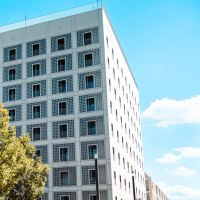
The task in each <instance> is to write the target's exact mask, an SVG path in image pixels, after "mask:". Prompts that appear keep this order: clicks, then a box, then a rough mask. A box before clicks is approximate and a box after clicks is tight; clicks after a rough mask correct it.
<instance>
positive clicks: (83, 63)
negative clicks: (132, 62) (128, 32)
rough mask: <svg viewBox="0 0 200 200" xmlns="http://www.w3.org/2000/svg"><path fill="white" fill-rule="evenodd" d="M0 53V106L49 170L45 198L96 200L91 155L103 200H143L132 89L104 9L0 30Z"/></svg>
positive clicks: (136, 111)
mask: <svg viewBox="0 0 200 200" xmlns="http://www.w3.org/2000/svg"><path fill="white" fill-rule="evenodd" d="M0 55H1V56H0V102H3V104H4V105H5V107H7V108H8V109H9V115H10V117H11V125H14V126H16V134H17V136H20V135H21V134H23V133H26V132H28V133H29V134H30V137H31V139H32V143H33V144H34V145H35V146H36V149H37V152H36V153H37V155H38V156H41V157H42V160H43V162H44V163H48V165H49V166H50V172H49V175H48V183H47V185H46V189H45V193H44V195H43V196H42V199H43V200H47V199H49V200H95V199H96V188H95V168H94V155H95V154H96V153H97V155H98V169H99V185H100V186H99V187H100V199H101V200H133V199H143V200H146V194H145V193H146V190H145V175H144V169H143V149H142V135H141V124H140V123H141V122H140V107H139V94H138V88H137V85H136V82H135V80H134V77H133V74H132V72H131V69H130V68H129V65H128V63H127V61H126V58H125V56H124V54H123V51H122V49H121V47H120V44H119V42H118V40H117V37H116V35H115V32H114V30H113V28H112V25H111V22H110V21H109V18H108V16H107V13H106V11H105V9H104V8H102V6H99V5H97V4H90V5H86V6H83V7H80V8H76V9H72V10H67V11H63V12H59V13H54V14H51V15H48V16H44V17H40V18H36V19H31V20H27V21H24V22H21V23H17V24H13V25H8V26H5V27H0ZM134 191H135V193H136V197H134Z"/></svg>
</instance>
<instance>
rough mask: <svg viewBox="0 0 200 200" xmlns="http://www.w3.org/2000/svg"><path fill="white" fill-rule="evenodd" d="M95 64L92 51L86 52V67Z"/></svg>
mask: <svg viewBox="0 0 200 200" xmlns="http://www.w3.org/2000/svg"><path fill="white" fill-rule="evenodd" d="M92 65H93V55H92V53H89V54H85V67H89V66H92Z"/></svg>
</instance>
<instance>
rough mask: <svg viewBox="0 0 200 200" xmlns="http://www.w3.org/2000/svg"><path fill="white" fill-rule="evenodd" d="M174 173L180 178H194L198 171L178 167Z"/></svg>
mask: <svg viewBox="0 0 200 200" xmlns="http://www.w3.org/2000/svg"><path fill="white" fill-rule="evenodd" d="M172 173H174V174H176V175H179V176H194V175H196V171H195V170H193V169H189V168H187V167H185V166H180V167H177V168H176V169H175V170H174V171H172Z"/></svg>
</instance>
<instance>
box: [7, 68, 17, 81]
mask: <svg viewBox="0 0 200 200" xmlns="http://www.w3.org/2000/svg"><path fill="white" fill-rule="evenodd" d="M8 74H9V75H8V76H9V77H8V79H9V81H12V80H15V79H16V70H15V69H10V70H9V73H8Z"/></svg>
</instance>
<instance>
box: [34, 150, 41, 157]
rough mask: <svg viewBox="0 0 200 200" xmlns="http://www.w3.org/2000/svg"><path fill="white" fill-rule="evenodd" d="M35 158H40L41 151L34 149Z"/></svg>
mask: <svg viewBox="0 0 200 200" xmlns="http://www.w3.org/2000/svg"><path fill="white" fill-rule="evenodd" d="M35 156H36V157H40V156H41V149H36V151H35Z"/></svg>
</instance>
